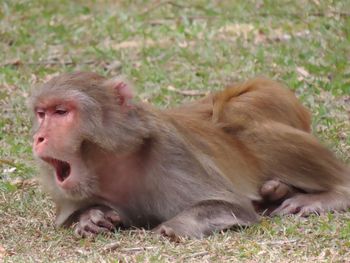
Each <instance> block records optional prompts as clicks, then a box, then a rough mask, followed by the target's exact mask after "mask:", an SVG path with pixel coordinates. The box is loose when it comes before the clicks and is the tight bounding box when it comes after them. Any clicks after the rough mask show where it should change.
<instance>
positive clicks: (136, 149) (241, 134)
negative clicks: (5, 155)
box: [30, 72, 350, 240]
mask: <svg viewBox="0 0 350 263" xmlns="http://www.w3.org/2000/svg"><path fill="white" fill-rule="evenodd" d="M30 105H31V106H30V107H31V111H32V112H33V115H34V120H33V131H34V135H33V146H32V147H33V152H34V155H35V157H36V158H37V160H38V163H39V165H40V168H41V169H40V171H41V174H40V179H41V181H42V185H43V187H44V189H45V190H46V191H47V192H48V193H49V194H50V196H51V197H52V199H53V201H54V203H55V204H56V215H57V216H56V221H55V222H56V225H58V226H65V227H69V226H73V228H74V231H75V233H76V234H78V235H80V236H82V237H90V236H95V235H96V234H99V233H108V232H110V231H113V230H114V229H115V228H117V227H120V226H121V227H131V226H132V227H143V228H147V229H151V230H152V231H153V232H155V233H158V234H161V235H163V236H166V237H169V238H170V239H172V240H177V239H178V238H179V237H189V238H203V237H205V236H208V235H210V234H212V233H214V232H218V231H221V230H225V229H228V228H231V227H235V226H250V225H251V224H255V223H258V222H259V219H260V215H259V214H258V212H257V211H256V208H255V207H254V203H256V202H258V203H259V202H264V201H280V204H279V205H278V206H277V207H276V209H274V210H273V211H272V212H271V215H285V214H298V215H301V216H305V215H308V214H310V213H314V212H316V213H324V212H328V211H337V210H345V209H347V208H348V207H349V206H350V198H349V189H350V188H349V184H350V181H349V175H350V172H349V169H348V167H347V166H346V165H345V164H343V163H341V162H340V161H339V160H337V159H336V157H335V156H334V155H333V154H332V153H331V151H329V150H328V149H327V148H325V147H324V146H322V145H321V144H320V143H319V142H318V140H317V139H316V138H315V137H314V136H313V135H312V134H311V133H310V130H311V128H310V122H311V121H310V120H311V117H310V113H309V112H308V111H307V109H306V108H305V107H304V106H302V105H301V104H300V103H299V101H298V100H297V98H296V97H295V95H294V94H293V93H292V92H291V91H289V90H288V89H286V88H285V87H282V86H281V85H280V84H278V83H276V82H274V81H271V80H267V79H254V80H251V81H248V82H245V83H243V84H238V85H232V86H230V87H228V88H227V89H225V90H223V91H219V92H216V93H215V92H214V93H213V94H211V95H209V96H207V97H205V98H203V99H200V100H199V101H197V102H192V103H189V104H187V105H183V106H179V107H177V108H173V109H165V110H160V109H156V108H155V107H153V106H151V105H149V104H146V103H142V102H137V101H136V100H135V98H134V96H133V91H132V87H131V86H130V85H128V84H127V83H126V82H124V81H123V80H120V79H119V78H114V79H107V78H105V77H103V76H100V75H98V74H95V73H90V72H75V73H65V74H62V75H60V76H57V77H54V78H52V79H51V80H49V81H48V82H46V83H44V84H43V85H42V86H41V87H40V88H38V89H36V90H34V92H33V94H32V95H31V99H30Z"/></svg>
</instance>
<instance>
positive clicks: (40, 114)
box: [36, 111, 45, 119]
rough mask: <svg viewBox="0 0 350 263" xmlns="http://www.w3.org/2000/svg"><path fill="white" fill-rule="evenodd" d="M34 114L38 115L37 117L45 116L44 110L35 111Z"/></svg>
mask: <svg viewBox="0 0 350 263" xmlns="http://www.w3.org/2000/svg"><path fill="white" fill-rule="evenodd" d="M36 114H37V115H38V117H39V119H43V118H45V111H37V112H36Z"/></svg>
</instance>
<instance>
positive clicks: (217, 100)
mask: <svg viewBox="0 0 350 263" xmlns="http://www.w3.org/2000/svg"><path fill="white" fill-rule="evenodd" d="M256 80H257V79H255V80H251V81H247V82H245V83H242V84H238V85H230V86H228V87H227V88H226V89H224V90H223V91H219V92H217V93H215V94H214V95H213V115H212V121H213V122H214V123H218V122H219V121H220V117H221V115H222V114H221V113H222V111H223V109H224V107H225V104H226V103H228V102H229V101H230V100H231V99H232V98H234V97H239V96H241V95H242V94H244V93H246V92H249V91H250V90H251V89H252V88H254V85H253V84H254V82H255V81H256Z"/></svg>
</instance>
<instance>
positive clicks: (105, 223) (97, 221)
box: [87, 209, 115, 233]
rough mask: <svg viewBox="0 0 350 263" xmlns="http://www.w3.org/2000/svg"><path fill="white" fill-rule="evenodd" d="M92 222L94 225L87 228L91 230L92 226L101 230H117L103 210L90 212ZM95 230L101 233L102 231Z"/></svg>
mask: <svg viewBox="0 0 350 263" xmlns="http://www.w3.org/2000/svg"><path fill="white" fill-rule="evenodd" d="M90 220H91V223H92V224H87V226H88V227H90V228H91V227H92V225H95V226H97V227H100V228H105V229H107V230H109V231H112V230H114V229H115V225H114V224H113V223H112V222H111V221H110V220H109V219H108V218H106V217H105V214H104V213H103V212H102V211H101V210H98V209H93V210H90ZM93 230H98V231H99V230H100V229H97V228H93ZM98 233H100V232H98Z"/></svg>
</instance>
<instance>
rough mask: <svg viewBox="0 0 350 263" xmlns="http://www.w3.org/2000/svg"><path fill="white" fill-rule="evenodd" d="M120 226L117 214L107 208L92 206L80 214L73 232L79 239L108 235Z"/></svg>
mask: <svg viewBox="0 0 350 263" xmlns="http://www.w3.org/2000/svg"><path fill="white" fill-rule="evenodd" d="M121 224H122V222H121V219H120V216H119V214H118V213H117V212H116V211H114V210H112V209H110V208H107V207H102V206H101V207H100V206H94V207H90V208H88V209H87V210H85V211H84V212H83V213H81V215H80V217H79V221H78V223H77V224H76V225H75V226H74V232H75V234H76V235H77V236H80V237H95V236H97V235H98V234H102V233H109V232H112V231H114V230H115V228H116V227H117V226H120V225H121Z"/></svg>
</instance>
